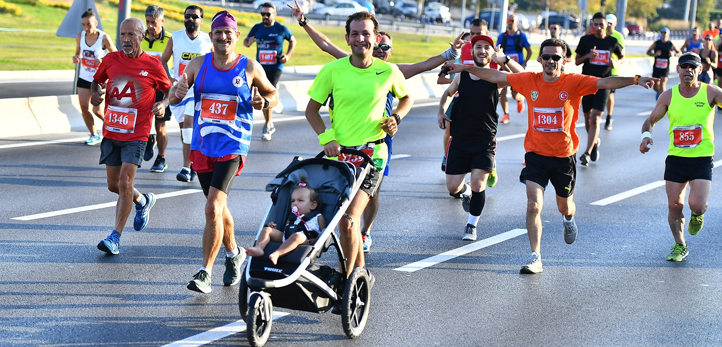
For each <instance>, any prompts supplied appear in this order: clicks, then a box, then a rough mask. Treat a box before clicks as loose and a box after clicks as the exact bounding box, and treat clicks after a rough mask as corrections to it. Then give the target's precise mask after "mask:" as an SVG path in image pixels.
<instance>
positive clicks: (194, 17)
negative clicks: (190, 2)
mask: <svg viewBox="0 0 722 347" xmlns="http://www.w3.org/2000/svg"><path fill="white" fill-rule="evenodd" d="M185 17H186V19H198V18H201V16H199V15H197V14H187V15H185Z"/></svg>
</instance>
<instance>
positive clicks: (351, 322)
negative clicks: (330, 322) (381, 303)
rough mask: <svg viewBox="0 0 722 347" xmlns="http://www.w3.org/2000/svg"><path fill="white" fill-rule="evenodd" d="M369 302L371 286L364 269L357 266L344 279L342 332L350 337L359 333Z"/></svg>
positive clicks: (362, 328)
mask: <svg viewBox="0 0 722 347" xmlns="http://www.w3.org/2000/svg"><path fill="white" fill-rule="evenodd" d="M370 304H371V288H369V278H368V273H367V272H366V269H364V268H360V267H357V268H355V269H354V270H353V272H351V276H350V277H349V278H348V279H347V280H346V288H344V292H343V303H342V306H341V310H342V311H341V324H342V325H343V332H344V333H345V334H346V336H348V338H350V339H355V338H357V337H359V336H360V335H361V332H363V330H364V327H366V321H367V320H368V314H369V307H370Z"/></svg>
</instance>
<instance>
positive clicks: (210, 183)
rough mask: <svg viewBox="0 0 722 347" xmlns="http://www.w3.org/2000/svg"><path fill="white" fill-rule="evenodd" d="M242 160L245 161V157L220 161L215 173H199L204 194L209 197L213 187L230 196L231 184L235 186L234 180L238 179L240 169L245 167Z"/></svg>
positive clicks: (214, 167) (215, 167) (217, 163)
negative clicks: (237, 174)
mask: <svg viewBox="0 0 722 347" xmlns="http://www.w3.org/2000/svg"><path fill="white" fill-rule="evenodd" d="M242 159H245V157H244V156H242V155H239V156H237V157H235V158H233V159H231V160H227V161H218V162H216V163H215V166H213V171H211V172H199V173H198V182H199V183H200V184H201V189H203V194H205V195H206V196H208V192H209V191H210V190H211V187H213V188H216V189H218V190H220V191H222V192H224V193H226V195H228V192H229V191H230V190H231V184H233V178H234V177H236V173H237V172H238V169H239V168H240V167H242V166H243V162H242V161H241V160H242Z"/></svg>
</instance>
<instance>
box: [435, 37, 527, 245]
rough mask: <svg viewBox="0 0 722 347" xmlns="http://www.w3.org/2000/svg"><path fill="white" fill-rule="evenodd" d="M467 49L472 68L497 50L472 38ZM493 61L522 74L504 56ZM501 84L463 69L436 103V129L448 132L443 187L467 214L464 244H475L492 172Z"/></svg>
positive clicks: (485, 40)
mask: <svg viewBox="0 0 722 347" xmlns="http://www.w3.org/2000/svg"><path fill="white" fill-rule="evenodd" d="M471 45H472V52H473V54H474V64H475V66H477V67H481V68H489V64H490V62H491V60H492V54H496V53H495V50H496V51H497V52H499V51H498V50H499V48H498V47H494V41H493V40H492V38H491V37H489V36H487V35H476V36H474V37H472V38H471ZM497 63H499V64H501V65H502V66H504V68H507V66H508V67H509V68H510V69H511V71H512V72H521V71H523V69H522V67H521V66H519V65H518V64H516V62H514V61H512V60H510V59H508V56H506V57H505V59H504V60H503V61H497ZM507 64H508V65H507ZM506 86H508V83H500V84H497V83H491V82H487V81H484V80H481V79H479V78H478V77H476V76H474V75H471V74H469V73H468V72H466V71H464V72H462V73H460V74H457V75H456V76H455V77H454V80H453V81H452V82H451V85H450V86H449V88H448V89H446V92H445V93H444V95H442V96H441V102H440V103H439V112H438V120H439V128H441V129H445V128H447V127H450V128H451V129H450V134H451V141H450V143H449V149H448V151H447V154H446V156H447V158H446V187H447V188H448V189H449V194H450V195H452V196H461V197H462V199H463V200H462V206H463V208H464V211H466V212H467V213H469V219H468V221H467V223H466V229H465V230H464V236H463V237H462V240H465V241H475V240H476V225H477V223H478V222H479V217H480V216H481V212H482V210H483V209H484V203H485V202H486V190H485V188H486V181H487V178H488V176H489V174H490V173H491V172H492V170H493V169H494V155H495V152H496V130H497V126H498V125H499V115H498V114H497V113H496V108H497V106H498V104H499V88H504V87H506ZM457 92H458V93H459V96H458V97H457V98H456V99H455V101H454V108H453V109H452V110H451V117H450V118H449V117H447V116H446V108H447V107H448V104H449V102H450V99H451V98H452V97H453V96H454V95H455V94H456V93H457ZM447 122H449V124H448V125H447ZM467 173H471V179H470V182H469V183H470V184H465V183H464V179H465V178H466V174H467Z"/></svg>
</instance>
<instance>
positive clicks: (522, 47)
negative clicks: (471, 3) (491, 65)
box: [496, 13, 531, 124]
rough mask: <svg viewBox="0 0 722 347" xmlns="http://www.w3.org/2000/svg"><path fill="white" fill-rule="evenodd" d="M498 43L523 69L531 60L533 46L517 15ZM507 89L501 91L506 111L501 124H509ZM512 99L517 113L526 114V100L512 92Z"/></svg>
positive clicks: (507, 25)
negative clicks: (521, 27) (520, 27)
mask: <svg viewBox="0 0 722 347" xmlns="http://www.w3.org/2000/svg"><path fill="white" fill-rule="evenodd" d="M496 43H497V44H498V45H500V46H501V50H502V51H503V52H504V54H506V55H507V56H508V57H509V58H510V59H512V60H514V61H515V62H517V63H519V64H520V65H521V66H522V67H526V63H527V62H528V61H529V59H531V45H530V44H529V39H528V38H527V36H526V34H525V33H524V32H522V31H521V29H519V18H517V16H516V15H515V14H513V13H512V14H510V15H509V17H507V20H506V31H505V32H503V33H501V34H499V37H498V38H497V39H496ZM506 93H507V88H504V89H503V90H502V91H501V109H502V110H503V111H504V117H503V118H502V119H501V120H500V122H502V123H504V124H507V123H509V101H508V100H507V96H506ZM511 97H512V98H514V100H516V112H518V113H522V112H524V98H522V96H521V95H519V93H517V91H515V90H514V89H512V90H511Z"/></svg>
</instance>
